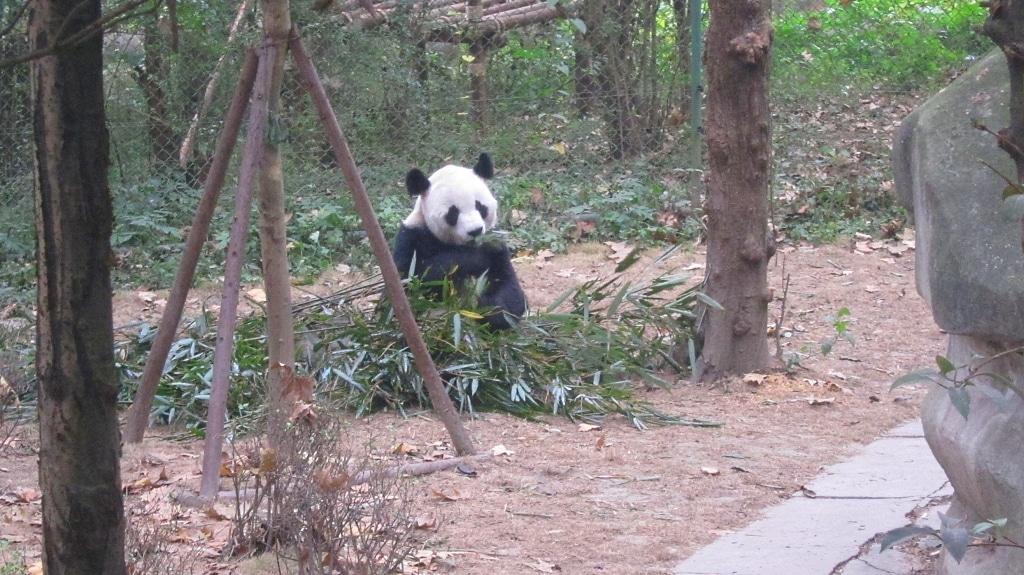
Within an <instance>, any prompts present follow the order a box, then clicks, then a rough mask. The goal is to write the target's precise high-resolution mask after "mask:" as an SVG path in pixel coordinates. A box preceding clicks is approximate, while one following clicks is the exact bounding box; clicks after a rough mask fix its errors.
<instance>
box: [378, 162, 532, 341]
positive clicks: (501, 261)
mask: <svg viewBox="0 0 1024 575" xmlns="http://www.w3.org/2000/svg"><path fill="white" fill-rule="evenodd" d="M493 177H494V165H493V164H492V163H491V157H490V156H489V155H487V154H486V153H482V154H480V158H479V159H478V161H477V163H476V165H475V166H474V167H473V169H469V168H465V167H461V166H454V165H447V166H444V167H443V168H441V169H439V170H437V171H436V172H434V173H433V174H431V175H430V177H429V178H428V177H427V176H426V175H425V174H424V173H423V172H422V171H420V169H419V168H413V169H411V170H409V173H408V174H406V176H405V187H406V191H408V193H409V195H410V196H412V197H415V198H416V204H415V206H413V209H412V213H410V214H409V216H408V217H406V218H405V221H403V222H402V225H401V227H400V228H399V230H398V235H397V236H396V237H395V247H394V251H393V252H392V255H393V257H394V260H395V265H396V266H397V267H398V272H399V273H400V274H402V277H403V278H407V277H409V275H410V274H411V275H413V276H417V277H419V278H420V279H421V280H422V281H423V282H424V283H425V288H426V289H427V290H428V295H430V296H432V297H434V298H438V297H440V295H441V290H442V280H443V279H444V278H445V277H447V278H449V279H450V280H451V283H452V284H453V285H455V286H456V287H457V288H459V289H462V290H465V289H467V287H468V286H471V285H472V282H473V281H474V280H476V279H478V278H480V277H484V279H485V282H486V287H485V289H484V291H483V293H482V294H481V295H480V299H479V305H480V307H481V308H482V309H487V310H489V313H488V314H487V315H486V316H485V317H484V319H483V322H484V324H486V325H487V326H488V327H490V328H491V329H495V330H502V329H508V328H510V327H511V326H512V323H513V322H514V321H515V320H516V319H517V318H520V317H522V316H523V314H524V313H525V312H526V295H525V294H524V293H523V288H522V286H521V285H520V284H519V278H518V277H516V271H515V269H514V268H513V267H512V257H511V253H510V252H509V248H508V246H507V245H506V244H505V242H503V241H501V240H500V239H498V238H496V237H488V235H487V232H488V231H489V230H491V229H492V228H493V227H494V225H495V223H496V222H497V220H498V202H497V200H495V199H494V196H493V195H491V190H490V188H489V187H488V186H487V180H490V179H491V178H493ZM510 320H511V321H510Z"/></svg>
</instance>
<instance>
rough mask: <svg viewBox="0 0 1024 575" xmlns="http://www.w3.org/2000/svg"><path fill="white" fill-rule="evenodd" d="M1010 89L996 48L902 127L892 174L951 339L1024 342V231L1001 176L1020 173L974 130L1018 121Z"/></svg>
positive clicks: (924, 281)
mask: <svg viewBox="0 0 1024 575" xmlns="http://www.w3.org/2000/svg"><path fill="white" fill-rule="evenodd" d="M1009 91H1010V88H1009V78H1008V74H1007V71H1006V61H1005V59H1004V57H1003V55H1002V53H1001V52H998V51H995V52H992V53H990V54H989V55H988V56H986V57H985V58H983V59H982V60H981V61H980V62H978V63H977V64H975V65H974V66H972V67H971V68H970V69H969V70H968V71H967V72H965V73H964V74H963V75H961V76H960V78H958V79H957V80H956V81H955V82H953V83H952V84H950V85H949V86H947V87H946V88H945V89H944V90H942V91H941V92H939V93H938V94H936V95H935V96H933V97H932V98H931V99H929V100H928V102H926V103H925V104H924V105H923V106H921V108H919V109H918V110H916V111H915V112H914V113H912V114H910V116H908V117H907V118H906V119H905V120H904V121H903V123H902V124H901V125H900V129H899V131H898V132H897V134H896V138H895V141H894V143H893V172H894V175H895V177H896V193H897V197H898V200H899V201H900V203H901V204H902V205H903V206H904V207H906V208H907V209H908V210H910V211H911V214H912V216H913V220H914V228H915V230H916V238H917V249H916V251H917V290H918V292H920V294H921V295H922V296H923V297H924V299H925V300H926V301H927V302H928V303H929V304H930V305H931V308H932V314H933V315H934V316H935V322H936V323H937V324H938V325H939V327H941V328H942V329H944V330H946V331H948V332H950V333H957V334H963V335H975V336H978V337H996V338H998V339H1003V340H1024V288H1022V286H1024V254H1022V252H1021V235H1020V232H1021V230H1020V224H1019V223H1018V221H1017V219H1016V216H1015V215H1014V213H1013V210H1012V209H1011V208H1010V207H1009V206H1007V205H1004V203H1003V201H1002V192H1003V189H1004V188H1005V187H1006V182H1005V181H1004V180H1003V179H1002V177H1000V175H999V174H1003V175H1005V176H1007V177H1010V178H1012V177H1013V176H1014V175H1015V174H1016V170H1015V168H1014V165H1013V162H1012V161H1011V160H1010V158H1009V156H1007V155H1006V153H1004V152H1003V151H1002V150H1000V149H999V148H998V147H997V145H996V140H995V137H994V136H992V134H989V133H987V132H983V131H981V130H978V129H976V128H974V127H972V125H971V124H972V122H973V121H977V122H978V123H981V124H984V125H986V126H988V127H989V128H990V129H992V130H993V131H998V130H1000V129H1002V128H1003V127H1005V126H1007V125H1009V123H1010V119H1009V112H1008V102H1009ZM986 164H988V165H986ZM990 166H991V167H990ZM992 168H994V169H995V170H993V169H992ZM996 170H998V173H997V172H996Z"/></svg>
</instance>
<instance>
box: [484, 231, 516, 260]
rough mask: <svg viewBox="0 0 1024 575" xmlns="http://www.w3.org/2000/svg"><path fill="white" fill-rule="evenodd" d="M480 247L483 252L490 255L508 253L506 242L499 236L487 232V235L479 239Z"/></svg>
mask: <svg viewBox="0 0 1024 575" xmlns="http://www.w3.org/2000/svg"><path fill="white" fill-rule="evenodd" d="M480 249H481V250H483V251H484V253H487V254H491V255H508V254H509V253H510V252H509V249H508V244H506V243H505V241H504V240H502V239H501V238H500V237H498V236H495V235H492V234H488V235H487V237H485V238H484V239H482V240H480Z"/></svg>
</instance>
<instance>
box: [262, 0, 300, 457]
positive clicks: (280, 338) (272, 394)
mask: <svg viewBox="0 0 1024 575" xmlns="http://www.w3.org/2000/svg"><path fill="white" fill-rule="evenodd" d="M263 28H264V30H265V34H266V36H265V38H266V40H265V41H266V42H269V43H272V44H273V50H268V51H267V56H268V57H270V58H272V60H270V61H269V62H268V64H269V65H270V77H269V82H270V84H269V86H268V89H267V92H266V95H265V97H266V99H267V103H266V105H267V114H268V116H267V119H268V122H270V126H269V127H270V128H273V126H275V125H277V123H278V119H279V118H280V115H281V84H282V83H283V80H284V60H285V56H286V55H287V53H288V40H289V35H290V34H291V30H292V24H291V18H290V16H289V13H288V0H264V2H263ZM280 137H281V136H280V134H279V133H277V131H276V130H273V129H268V131H267V137H265V138H263V141H262V144H263V148H262V150H261V151H260V152H259V158H260V162H259V176H258V179H259V206H260V247H261V253H262V257H263V286H264V290H265V291H266V294H267V307H266V310H267V355H268V359H267V362H268V364H269V365H268V370H267V399H268V401H267V408H268V413H269V421H268V424H269V430H270V432H271V438H273V437H274V435H273V432H274V431H275V430H283V429H284V424H285V422H286V420H287V418H288V416H289V415H290V414H291V412H292V406H291V405H288V403H289V401H292V400H295V399H303V400H306V401H312V397H308V398H295V397H286V393H287V392H288V390H287V389H286V388H287V385H286V384H287V382H286V381H285V380H284V379H283V378H282V377H281V375H282V374H283V373H293V372H294V369H295V325H294V319H293V317H292V301H291V276H290V272H289V268H288V235H287V223H288V216H287V214H286V213H285V202H284V181H283V175H282V169H281V151H280V149H279V148H278V145H277V144H278V141H279V139H280ZM279 368H284V369H279ZM272 440H273V439H272Z"/></svg>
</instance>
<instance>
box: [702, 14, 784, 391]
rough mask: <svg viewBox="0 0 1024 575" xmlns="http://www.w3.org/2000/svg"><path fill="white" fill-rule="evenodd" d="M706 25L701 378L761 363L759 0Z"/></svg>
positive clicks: (767, 296) (768, 248) (766, 32)
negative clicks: (705, 303) (705, 299)
mask: <svg viewBox="0 0 1024 575" xmlns="http://www.w3.org/2000/svg"><path fill="white" fill-rule="evenodd" d="M709 6H710V8H711V25H710V28H709V29H708V41H707V44H708V45H707V51H708V57H707V61H708V104H707V112H708V113H707V141H708V160H709V167H710V179H709V182H708V198H707V205H706V210H707V216H708V257H707V259H708V265H707V269H708V275H707V288H706V290H707V291H706V293H707V295H709V296H711V298H713V299H714V300H715V301H717V302H718V303H720V304H721V305H722V306H723V307H724V308H725V309H724V310H721V311H718V310H713V309H712V310H708V315H707V318H706V319H707V324H706V332H705V334H704V347H703V357H702V359H703V367H704V370H705V371H704V374H703V376H704V378H705V379H713V378H717V377H719V376H725V375H731V374H740V373H745V372H749V371H753V370H757V369H761V368H764V367H766V366H767V365H768V361H769V357H768V337H767V325H768V303H769V302H770V301H771V297H772V296H771V291H769V289H768V280H767V274H768V260H769V259H770V258H771V256H772V253H773V251H774V250H773V249H772V248H773V245H772V244H771V243H770V242H769V241H768V192H769V182H768V176H769V173H770V169H769V168H770V166H771V159H772V147H771V122H770V110H769V104H768V78H769V63H770V58H771V42H772V28H771V20H770V15H771V10H770V6H771V4H770V2H769V0H711V2H709Z"/></svg>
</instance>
